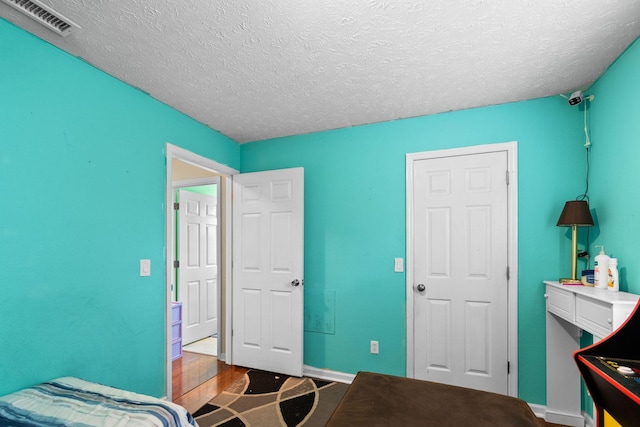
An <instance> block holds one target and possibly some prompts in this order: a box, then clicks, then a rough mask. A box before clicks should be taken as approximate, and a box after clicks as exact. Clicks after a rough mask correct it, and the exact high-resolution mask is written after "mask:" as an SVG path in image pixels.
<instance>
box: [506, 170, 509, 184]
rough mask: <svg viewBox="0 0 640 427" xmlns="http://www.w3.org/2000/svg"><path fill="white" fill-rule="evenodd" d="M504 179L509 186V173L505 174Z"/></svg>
mask: <svg viewBox="0 0 640 427" xmlns="http://www.w3.org/2000/svg"><path fill="white" fill-rule="evenodd" d="M506 177H507V185H509V171H507V172H506Z"/></svg>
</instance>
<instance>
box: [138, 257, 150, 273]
mask: <svg viewBox="0 0 640 427" xmlns="http://www.w3.org/2000/svg"><path fill="white" fill-rule="evenodd" d="M140 276H151V260H150V259H141V260H140Z"/></svg>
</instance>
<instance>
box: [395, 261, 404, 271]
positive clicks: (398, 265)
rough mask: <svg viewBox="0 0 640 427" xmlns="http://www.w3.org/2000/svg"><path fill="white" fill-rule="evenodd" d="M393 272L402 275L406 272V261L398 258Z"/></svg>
mask: <svg viewBox="0 0 640 427" xmlns="http://www.w3.org/2000/svg"><path fill="white" fill-rule="evenodd" d="M393 270H394V271H395V272H396V273H402V272H403V271H404V259H402V258H396V259H395V263H394V267H393Z"/></svg>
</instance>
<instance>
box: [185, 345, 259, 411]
mask: <svg viewBox="0 0 640 427" xmlns="http://www.w3.org/2000/svg"><path fill="white" fill-rule="evenodd" d="M247 370H248V369H246V368H241V367H238V366H230V365H227V364H225V363H224V362H221V361H219V360H218V359H217V358H216V357H214V356H205V355H202V354H197V353H190V352H186V351H185V352H183V353H182V357H181V358H179V359H176V360H174V361H173V362H172V377H173V378H172V396H173V401H174V402H175V403H177V404H179V405H182V406H184V407H185V408H187V410H188V411H189V412H195V411H196V410H197V409H199V408H200V407H201V406H202V405H204V404H205V403H207V402H208V401H209V400H211V399H212V398H213V397H214V396H217V395H218V394H220V393H221V392H222V391H223V390H224V389H225V388H227V387H228V386H230V385H231V384H232V383H233V382H234V381H235V380H237V379H238V378H240V377H241V376H242V375H244V373H245V372H247Z"/></svg>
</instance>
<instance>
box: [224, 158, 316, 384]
mask: <svg viewBox="0 0 640 427" xmlns="http://www.w3.org/2000/svg"><path fill="white" fill-rule="evenodd" d="M303 220H304V170H303V169H302V168H293V169H284V170H275V171H267V172H256V173H248V174H240V175H234V177H233V234H234V236H233V240H234V243H233V314H232V319H233V320H232V321H233V331H232V333H233V338H232V341H233V364H235V365H240V366H246V367H250V368H257V369H264V370H267V371H272V372H279V373H283V374H288V375H294V376H301V375H302V358H303V354H302V350H303V349H302V344H303V298H304V292H303V283H302V281H303V260H304V256H303V249H304V247H303Z"/></svg>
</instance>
